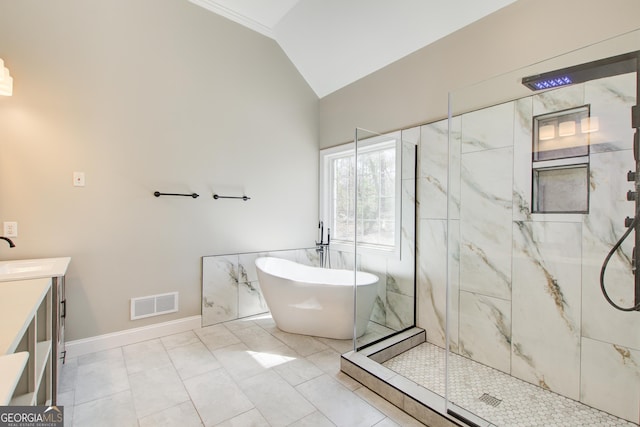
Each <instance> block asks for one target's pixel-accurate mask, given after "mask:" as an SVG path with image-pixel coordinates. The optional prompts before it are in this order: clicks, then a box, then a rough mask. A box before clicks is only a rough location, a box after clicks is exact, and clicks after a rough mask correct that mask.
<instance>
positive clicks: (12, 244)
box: [0, 236, 16, 248]
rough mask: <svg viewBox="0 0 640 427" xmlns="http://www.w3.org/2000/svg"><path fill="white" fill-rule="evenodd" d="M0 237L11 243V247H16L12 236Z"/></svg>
mask: <svg viewBox="0 0 640 427" xmlns="http://www.w3.org/2000/svg"><path fill="white" fill-rule="evenodd" d="M0 239H2V240H6V241H7V242H8V243H9V247H10V248H15V247H16V245H15V243H13V241H12V240H11V239H10V238H8V237H4V236H0Z"/></svg>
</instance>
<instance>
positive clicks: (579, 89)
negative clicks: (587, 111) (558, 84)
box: [533, 84, 585, 116]
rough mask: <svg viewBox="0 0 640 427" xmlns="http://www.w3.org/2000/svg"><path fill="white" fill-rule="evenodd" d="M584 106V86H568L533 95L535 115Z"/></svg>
mask: <svg viewBox="0 0 640 427" xmlns="http://www.w3.org/2000/svg"><path fill="white" fill-rule="evenodd" d="M584 104H585V101H584V84H577V85H573V86H567V87H563V88H560V89H555V90H550V91H547V92H542V93H539V94H536V95H533V115H534V116H539V115H541V114H547V113H554V112H556V111H562V110H568V109H570V108H575V107H580V106H582V105H584Z"/></svg>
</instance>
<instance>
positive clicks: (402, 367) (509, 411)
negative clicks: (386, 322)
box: [383, 343, 637, 427]
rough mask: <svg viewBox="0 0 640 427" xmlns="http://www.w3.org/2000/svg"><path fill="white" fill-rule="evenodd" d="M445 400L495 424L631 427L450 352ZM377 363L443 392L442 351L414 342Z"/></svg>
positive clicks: (631, 424) (443, 364) (440, 392)
mask: <svg viewBox="0 0 640 427" xmlns="http://www.w3.org/2000/svg"><path fill="white" fill-rule="evenodd" d="M449 357H450V369H451V373H450V379H451V382H450V384H449V394H450V396H451V402H453V403H454V404H455V405H456V406H459V407H461V408H464V409H465V410H467V411H470V412H472V413H474V414H476V415H477V416H479V417H481V418H483V419H485V420H487V421H489V422H490V423H492V424H494V425H497V426H523V427H524V426H545V427H551V426H578V425H579V426H629V427H632V426H637V424H634V423H631V422H628V421H625V420H623V419H620V418H617V417H614V416H613V415H610V414H607V413H605V412H602V411H599V410H597V409H594V408H591V407H589V406H586V405H584V404H582V403H580V402H576V401H574V400H572V399H569V398H566V397H564V396H561V395H559V394H556V393H553V392H550V391H548V390H544V389H542V388H540V387H537V386H535V385H533V384H529V383H527V382H525V381H522V380H519V379H517V378H514V377H512V376H510V375H507V374H505V373H503V372H500V371H498V370H496V369H493V368H490V367H488V366H485V365H483V364H480V363H477V362H474V361H472V360H471V359H468V358H466V357H462V356H459V355H456V354H451V355H450V356H449ZM383 365H384V366H385V367H387V368H389V369H391V370H393V371H394V372H397V373H398V374H400V375H402V376H403V377H405V378H407V379H409V380H411V381H413V382H415V383H417V384H419V385H421V386H423V387H425V388H427V389H429V390H431V391H433V392H434V393H437V394H439V395H441V396H444V394H445V350H444V349H442V348H440V347H438V346H436V345H433V344H429V343H423V344H420V345H418V346H416V347H414V348H412V349H410V350H408V351H406V352H404V353H402V354H400V355H398V356H396V357H394V358H392V359H390V360H388V361H386V362H384V363H383Z"/></svg>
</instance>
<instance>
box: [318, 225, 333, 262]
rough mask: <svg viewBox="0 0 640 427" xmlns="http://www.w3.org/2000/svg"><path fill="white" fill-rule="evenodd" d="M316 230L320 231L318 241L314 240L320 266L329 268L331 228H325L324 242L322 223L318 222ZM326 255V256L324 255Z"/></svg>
mask: <svg viewBox="0 0 640 427" xmlns="http://www.w3.org/2000/svg"><path fill="white" fill-rule="evenodd" d="M318 231H319V233H320V241H317V240H316V252H317V253H318V255H319V256H320V267H322V268H326V267H329V268H331V259H330V252H329V242H330V241H331V229H330V228H328V229H327V242H326V243H325V242H324V223H323V222H322V221H320V222H319V223H318ZM325 255H326V256H325Z"/></svg>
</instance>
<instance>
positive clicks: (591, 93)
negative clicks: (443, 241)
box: [423, 31, 640, 426]
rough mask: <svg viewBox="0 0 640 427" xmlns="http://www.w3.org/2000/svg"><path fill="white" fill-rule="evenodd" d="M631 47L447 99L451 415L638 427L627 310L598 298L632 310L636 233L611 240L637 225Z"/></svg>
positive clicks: (632, 331)
mask: <svg viewBox="0 0 640 427" xmlns="http://www.w3.org/2000/svg"><path fill="white" fill-rule="evenodd" d="M637 51H640V32H638V31H636V32H632V33H629V34H625V35H622V36H620V37H617V38H615V39H611V40H606V41H603V42H601V43H598V44H596V45H592V46H588V47H586V48H584V49H580V50H578V51H573V52H570V53H567V54H566V55H562V56H560V57H556V58H553V59H551V60H549V61H545V62H542V63H538V64H534V65H532V66H530V67H526V68H525V69H521V70H517V71H515V72H510V73H507V74H504V75H501V76H498V77H496V78H494V79H491V80H488V81H485V82H482V83H480V84H477V85H474V86H472V87H468V88H463V89H461V90H458V91H455V92H454V93H452V94H451V95H450V111H451V113H450V117H449V125H448V130H449V187H448V206H449V208H448V213H447V230H448V233H447V253H448V256H447V258H448V265H449V273H448V279H447V321H446V325H447V326H446V337H447V338H446V348H447V363H446V366H447V368H446V393H445V394H446V407H447V411H448V413H449V414H450V415H451V416H453V417H456V418H458V419H460V420H462V421H465V422H468V423H470V424H471V425H497V426H509V425H516V424H517V425H540V424H544V425H551V424H556V423H557V424H561V423H563V422H564V423H568V424H569V425H605V424H606V425H629V423H635V424H638V423H639V422H640V418H639V417H640V415H639V414H640V334H639V333H638V331H640V311H633V310H629V311H620V310H617V309H615V308H614V307H613V306H612V305H611V304H609V303H608V302H607V298H610V299H611V300H612V302H614V303H615V304H616V305H619V306H622V307H627V308H633V307H634V305H635V304H637V303H638V302H640V301H638V300H636V298H638V299H640V291H637V292H636V290H635V287H636V286H637V285H636V284H635V283H636V279H635V277H634V274H633V273H632V269H633V268H635V267H634V266H635V261H633V257H634V256H633V247H634V238H633V236H634V235H635V233H634V232H633V231H630V237H629V238H628V239H627V240H625V241H624V242H622V243H621V244H620V245H619V246H616V242H617V241H618V239H619V238H620V237H621V236H623V235H624V234H625V231H627V227H631V228H634V226H635V222H634V220H633V218H634V216H635V214H636V208H635V206H636V202H635V199H636V198H638V197H637V195H636V194H635V192H636V191H637V190H636V188H637V184H636V181H637V179H636V176H638V175H636V172H637V171H636V162H635V160H634V149H633V148H634V134H636V133H637V132H638V131H637V130H635V129H634V127H633V126H636V127H638V126H640V123H639V122H640V119H639V118H638V113H637V111H638V107H637V105H638V101H637V99H638V77H637V75H638V73H637V67H638V61H640V60H638V59H636V57H637V55H638V54H637ZM627 54H628V56H624V55H627ZM620 55H623V56H620ZM611 58H614V59H611ZM594 61H595V62H594ZM616 61H617V63H618V64H617V65H619V66H618V67H617V68H616V67H614V68H613V69H611V68H610V63H611V62H616ZM623 62H624V63H623ZM583 64H586V65H583ZM576 65H579V67H578V68H575V67H574V66H576ZM607 67H609V68H607ZM593 69H595V70H597V71H596V72H595V73H592V74H593V76H590V75H589V73H591V71H593ZM576 70H577V71H579V73H577V74H576ZM603 70H604V71H603ZM553 71H562V72H558V73H556V75H554V73H549V74H546V73H547V72H553ZM572 73H573V74H572ZM576 76H579V77H576ZM538 87H540V88H541V89H538ZM632 109H634V110H633V111H636V113H634V114H635V115H636V118H635V119H634V120H633V121H632V113H631V112H632ZM635 138H636V141H638V136H637V135H636V136H635ZM423 143H424V141H423ZM636 143H637V142H636ZM636 151H638V150H636ZM627 171H629V173H628V172H627ZM638 182H640V181H638ZM628 192H630V193H629V194H628ZM625 217H628V219H626V220H625ZM639 230H640V228H639ZM638 234H640V232H639V233H638ZM638 250H640V247H639V248H638ZM609 253H610V257H609V258H610V261H609V263H608V266H607V268H606V269H605V271H604V272H602V265H603V261H604V260H605V258H607V254H609ZM601 275H602V276H603V278H604V286H601V283H600V277H601ZM602 287H604V288H605V291H607V292H608V295H609V296H608V297H605V296H604V295H603V292H602V289H601V288H602ZM636 293H637V294H639V295H638V296H637V295H636ZM607 423H609V424H607Z"/></svg>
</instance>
